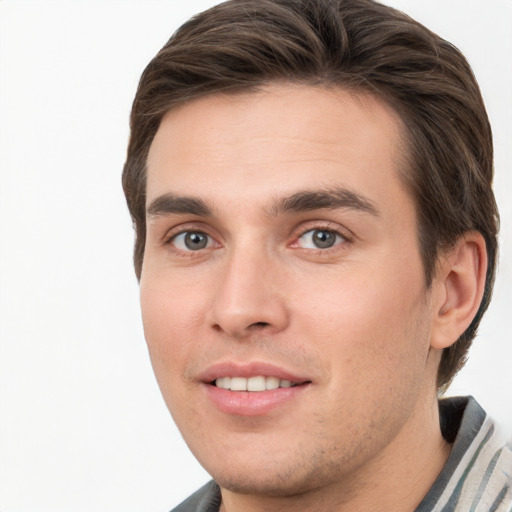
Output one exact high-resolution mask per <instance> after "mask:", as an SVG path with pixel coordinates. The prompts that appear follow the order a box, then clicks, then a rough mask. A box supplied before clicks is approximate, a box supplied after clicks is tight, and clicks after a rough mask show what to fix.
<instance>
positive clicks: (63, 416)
mask: <svg viewBox="0 0 512 512" xmlns="http://www.w3.org/2000/svg"><path fill="white" fill-rule="evenodd" d="M213 3H214V2H212V1H207V0H203V1H199V0H188V1H187V2H183V4H185V5H182V2H181V1H180V2H178V1H171V0H167V1H165V2H164V1H151V0H149V1H148V0H145V1H142V0H140V1H126V0H125V1H122V2H121V1H114V0H110V1H102V2H101V3H100V2H96V3H94V2H91V0H88V1H87V2H86V1H79V0H74V1H72V2H71V1H68V0H66V1H64V0H61V1H32V2H27V1H22V0H0V510H1V511H2V512H38V511H51V512H70V511H74V512H81V511H84V512H85V511H88V512H90V511H95V512H103V511H105V512H107V511H108V512H116V511H123V512H132V511H133V512H135V511H141V510H144V511H156V512H164V511H168V510H169V509H170V508H171V507H172V506H173V505H175V504H176V503H178V502H179V501H181V500H182V499H183V498H184V497H185V496H186V495H188V494H189V493H190V492H191V491H192V490H194V489H195V488H197V487H198V486H199V485H200V484H201V483H202V482H203V481H206V480H207V475H206V474H205V473H204V471H203V470H202V469H201V468H200V467H199V466H198V464H197V463H196V462H195V461H194V459H193V458H192V456H191V455H190V454H189V453H188V450H187V448H186V447H185V446H184V444H183V442H182V440H181V438H180V436H179V434H178V432H177V431H176V429H175V427H174V425H173V424H172V421H171V419H170V416H169V414H168V412H167V411H166V409H165V406H164V404H163V401H162V399H161V397H160V394H159V391H158V389H157V386H156V383H155V381H154V378H153V375H152V371H151V368H150V364H149V360H148V356H147V353H146V348H145V344H144V340H143V334H142V329H141V322H140V315H139V310H138V288H137V283H136V280H135V276H134V274H133V270H132V263H131V251H132V231H131V225H130V219H129V217H128V213H127V210H126V206H125V203H124V198H123V196H122V192H121V184H120V174H121V169H122V165H123V162H124V156H125V148H126V142H127V137H128V115H129V110H130V105H131V101H132V99H133V95H134V93H135V88H136V84H137V81H138V78H139V76H140V73H141V72H142V70H143V68H144V66H145V65H146V63H147V62H148V61H149V59H150V58H151V57H152V56H153V55H154V54H155V53H156V51H157V50H158V49H159V48H160V47H161V46H162V45H163V44H164V42H165V41H166V40H167V38H168V37H169V36H170V34H171V33H172V32H173V31H174V30H175V29H176V28H177V27H178V26H179V25H180V24H181V23H182V22H183V21H185V20H186V19H187V18H188V17H189V16H190V15H191V14H193V13H195V12H197V11H200V10H202V9H204V8H206V7H208V6H210V5H212V4H213ZM388 3H389V4H391V5H394V6H397V7H399V8H402V9H404V10H405V11H406V12H408V13H409V14H411V15H413V16H414V17H416V18H418V19H419V20H420V21H422V22H424V23H425V24H427V25H428V26H429V27H431V28H433V29H434V30H435V31H437V32H439V33H440V34H441V35H443V36H444V37H446V38H448V39H449V40H451V41H452V42H454V43H455V44H456V45H457V46H458V47H459V48H460V49H461V50H462V51H463V52H464V53H465V54H466V55H467V57H468V58H469V60H470V62H471V64H472V66H473V67H474V70H475V73H476V75H477V77H478V79H479V81H480V84H481V87H482V90H483V94H484V97H485V99H486V103H487V106H488V111H489V115H490V117H491V122H492V123H493V126H494V134H495V145H496V193H497V198H498V202H499V205H500V208H501V213H502V224H503V225H502V232H501V244H502V248H501V267H500V272H499V276H498V282H497V286H496V291H495V298H494V302H493V305H492V307H491V309H490V310H489V312H488V314H487V317H486V318H485V319H484V322H483V325H482V327H481V329H480V335H479V337H478V338H477V340H476V343H475V346H474V348H473V349H472V351H471V357H470V362H469V364H468V365H467V367H466V369H465V370H464V371H463V372H462V373H461V374H460V376H459V377H458V378H457V381H456V382H455V384H454V385H453V388H452V390H451V392H452V393H464V394H467V393H472V394H474V395H475V396H476V397H477V399H478V400H479V401H480V402H481V403H482V404H483V405H484V407H485V408H486V409H487V410H488V411H489V412H491V413H492V414H493V415H494V416H495V417H497V418H498V419H499V420H500V421H501V422H503V423H504V424H506V425H507V426H508V427H509V428H511V427H512V407H511V403H512V371H511V364H510V363H511V357H512V339H511V330H512V328H511V326H510V318H511V313H512V308H511V306H510V303H511V302H512V286H511V285H512V201H511V200H510V197H509V196H510V192H512V177H511V172H510V165H511V162H512V153H511V145H512V144H511V143H512V126H511V120H512V92H511V91H512V65H511V61H510V55H512V30H511V27H512V1H511V0H489V1H488V2H483V1H482V0H449V1H447V0H430V1H429V2H425V1H424V0H389V1H388ZM484 4H485V8H484Z"/></svg>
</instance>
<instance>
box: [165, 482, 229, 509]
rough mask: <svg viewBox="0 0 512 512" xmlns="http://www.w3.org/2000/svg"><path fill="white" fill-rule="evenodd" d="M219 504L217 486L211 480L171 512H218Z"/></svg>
mask: <svg viewBox="0 0 512 512" xmlns="http://www.w3.org/2000/svg"><path fill="white" fill-rule="evenodd" d="M219 506H220V489H219V486H218V485H217V484H216V483H215V482H214V481H213V480H211V481H210V482H208V483H207V484H206V485H204V486H203V487H201V489H199V490H198V491H196V492H195V493H194V494H192V495H191V496H189V497H188V498H187V499H186V500H185V501H184V502H182V503H180V504H179V505H178V506H177V507H175V508H173V509H172V510H171V512H218V510H219Z"/></svg>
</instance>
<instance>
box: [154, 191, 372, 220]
mask: <svg viewBox="0 0 512 512" xmlns="http://www.w3.org/2000/svg"><path fill="white" fill-rule="evenodd" d="M341 208H347V209H351V210H356V211H361V212H364V213H369V214H371V215H374V216H375V217H379V216H380V213H379V210H378V209H377V207H376V206H375V204H374V203H373V201H371V200H370V199H368V198H366V197H364V196H362V195H361V194H358V193H356V192H353V191H351V190H349V189H347V188H343V187H342V188H334V189H328V190H302V191H298V192H295V193H294V194H292V195H290V196H287V197H283V198H279V199H277V200H276V201H275V203H274V204H273V205H272V206H271V208H270V209H269V210H268V213H269V215H270V216H273V217H275V216H278V215H279V214H282V213H300V212H308V211H312V210H322V209H323V210H336V209H341ZM146 211H147V214H148V216H149V217H158V216H160V215H169V214H177V215H179V214H189V215H197V216H199V217H210V216H212V209H211V208H210V206H208V204H207V203H206V202H205V201H204V200H202V199H200V198H197V197H189V196H177V195H175V194H171V193H168V194H163V195H161V196H158V197H157V198H155V199H154V200H153V201H152V202H151V203H150V205H149V206H148V208H147V210H146Z"/></svg>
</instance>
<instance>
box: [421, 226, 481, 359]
mask: <svg viewBox="0 0 512 512" xmlns="http://www.w3.org/2000/svg"><path fill="white" fill-rule="evenodd" d="M486 273H487V250H486V247H485V240H484V237H483V236H482V234H481V233H478V232H473V231H471V232H469V233H466V234H464V235H463V236H462V237H461V238H460V239H459V240H458V241H457V243H456V244H455V245H454V246H453V247H452V248H450V249H449V250H447V251H446V252H444V253H443V254H442V255H441V257H440V258H439V262H438V265H437V271H436V275H435V277H434V283H433V296H432V299H433V314H434V322H433V329H432V337H431V342H430V345H431V347H432V348H435V349H444V348H446V347H449V346H450V345H452V344H453V343H455V342H456V341H457V339H458V338H459V336H460V335H461V334H462V333H463V332H464V331H465V330H466V329H467V328H468V327H469V325H470V324H471V322H472V321H473V318H474V317H475V315H476V313H477V311H478V308H479V307H480V302H481V301H482V297H483V293H484V287H485V276H486Z"/></svg>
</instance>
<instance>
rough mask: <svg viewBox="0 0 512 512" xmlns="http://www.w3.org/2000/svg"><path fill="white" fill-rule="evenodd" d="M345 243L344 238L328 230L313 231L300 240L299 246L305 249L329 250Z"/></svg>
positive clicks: (306, 233) (307, 232)
mask: <svg viewBox="0 0 512 512" xmlns="http://www.w3.org/2000/svg"><path fill="white" fill-rule="evenodd" d="M342 241H343V237H342V236H341V235H340V234H339V233H336V232H335V231H329V230H328V229H311V230H310V231H306V232H305V233H304V234H303V235H302V236H301V237H300V238H299V245H300V247H303V248H305V249H329V248H330V247H333V246H334V245H337V244H339V243H341V242H342Z"/></svg>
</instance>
